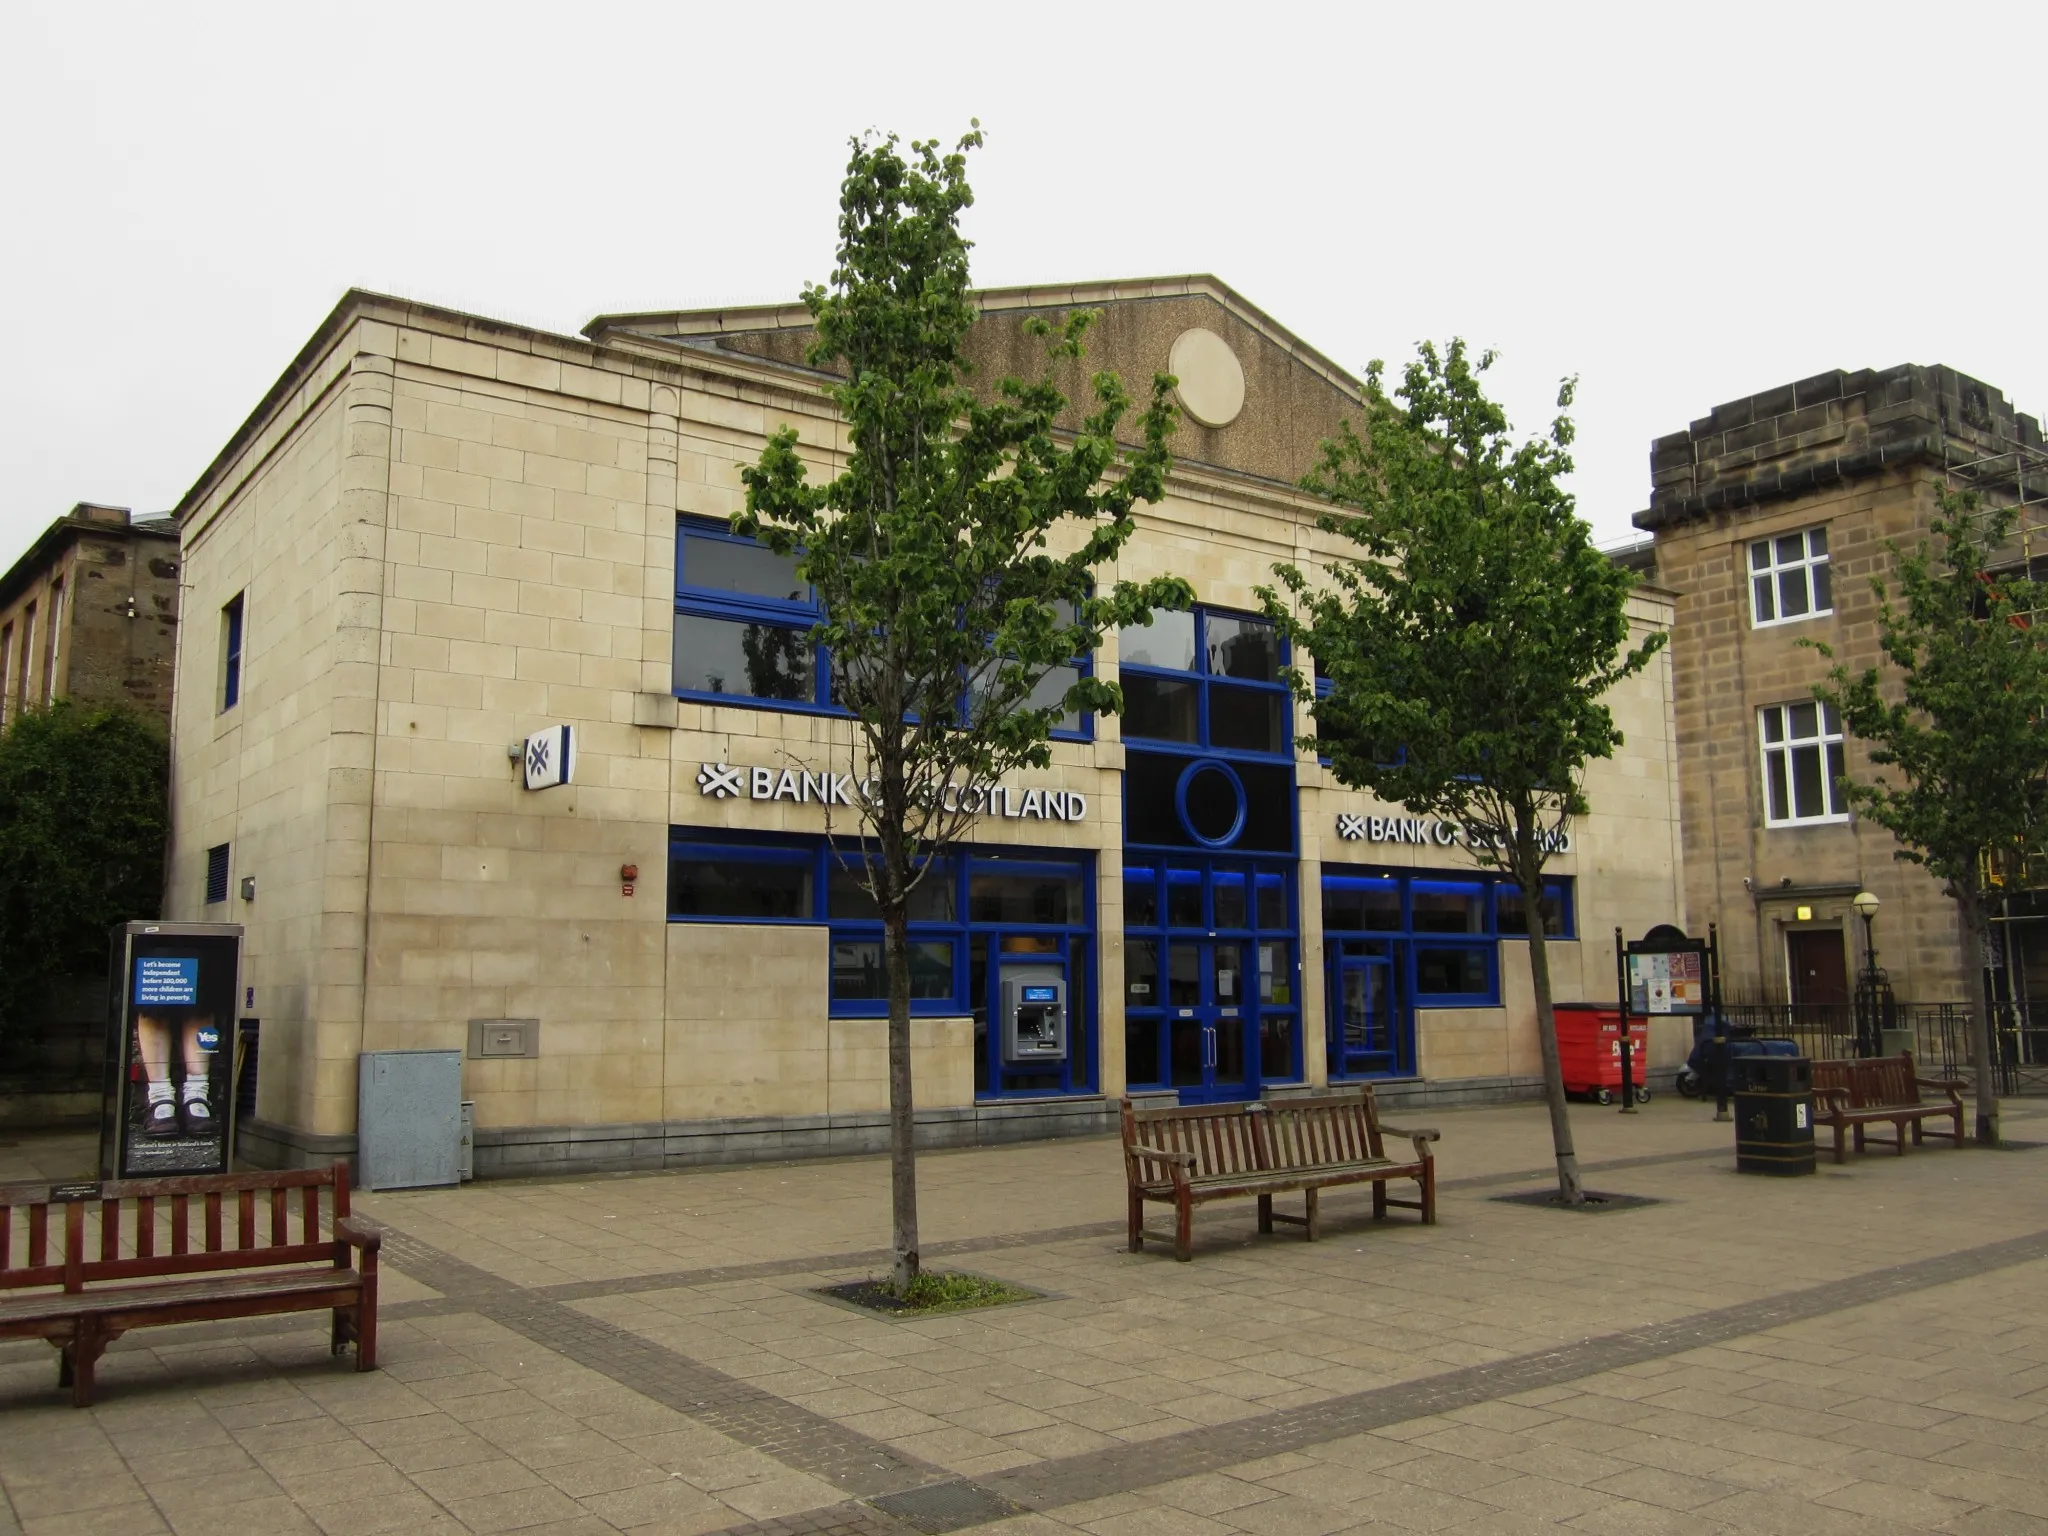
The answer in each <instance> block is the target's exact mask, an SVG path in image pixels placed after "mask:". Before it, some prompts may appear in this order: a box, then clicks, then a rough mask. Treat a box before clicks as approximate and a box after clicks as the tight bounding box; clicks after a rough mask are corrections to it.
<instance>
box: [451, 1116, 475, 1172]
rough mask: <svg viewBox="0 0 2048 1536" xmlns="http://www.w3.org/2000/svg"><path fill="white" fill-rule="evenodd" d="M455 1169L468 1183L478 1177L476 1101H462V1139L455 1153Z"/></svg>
mask: <svg viewBox="0 0 2048 1536" xmlns="http://www.w3.org/2000/svg"><path fill="white" fill-rule="evenodd" d="M455 1171H456V1173H457V1175H458V1176H460V1178H461V1179H462V1182H463V1183H465V1184H467V1183H468V1182H469V1181H470V1180H471V1179H473V1178H475V1177H476V1102H475V1101H474V1100H472V1099H464V1100H463V1101H462V1140H461V1142H460V1144H459V1146H458V1149H457V1151H456V1154H455Z"/></svg>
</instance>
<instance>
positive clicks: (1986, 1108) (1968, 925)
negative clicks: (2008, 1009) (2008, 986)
mask: <svg viewBox="0 0 2048 1536" xmlns="http://www.w3.org/2000/svg"><path fill="white" fill-rule="evenodd" d="M1956 911H1957V913H1958V914H1959V915H1960V916H1961V918H1962V920H1963V967H1964V970H1965V972H1966V980H1967V983H1968V986H1969V998H1970V1059H1971V1062H1972V1063H1973V1065H1974V1066H1975V1067H1976V1074H1975V1076H1976V1080H1977V1088H1976V1100H1977V1144H1978V1145H1979V1146H1983V1147H1995V1146H1997V1145H1998V1065H1997V1061H1996V1059H1995V1058H1994V1057H1993V1056H1992V1054H1991V1053H1992V1049H1993V1042H1994V1041H1995V1040H1996V1039H1997V1036H1996V1035H1994V1034H1993V1033H1992V1029H1991V1011H1992V1008H1993V1007H1994V1006H1995V1004H1994V1000H1993V998H1992V995H1991V978H1990V975H1989V974H1988V973H1987V972H1986V971H1985V968H1984V922H1983V915H1984V913H1983V900H1982V897H1981V896H1980V894H1979V893H1978V892H1977V891H1976V890H1974V889H1972V888H1970V887H1968V886H1964V887H1962V888H1960V889H1959V890H1958V891H1957V893H1956Z"/></svg>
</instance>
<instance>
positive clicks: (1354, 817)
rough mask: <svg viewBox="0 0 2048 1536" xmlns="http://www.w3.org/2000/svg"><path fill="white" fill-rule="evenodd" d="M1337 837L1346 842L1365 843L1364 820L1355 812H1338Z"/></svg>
mask: <svg viewBox="0 0 2048 1536" xmlns="http://www.w3.org/2000/svg"><path fill="white" fill-rule="evenodd" d="M1337 835H1338V836H1339V837H1341V838H1343V839H1344V840H1345V841H1346V842H1351V843H1362V842H1364V841H1365V818H1364V817H1363V816H1360V815H1359V814H1357V813H1356V812H1355V811H1340V812H1339V813H1338V815H1337Z"/></svg>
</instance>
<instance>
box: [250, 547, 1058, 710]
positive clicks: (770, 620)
mask: <svg viewBox="0 0 2048 1536" xmlns="http://www.w3.org/2000/svg"><path fill="white" fill-rule="evenodd" d="M237 601H238V602H239V599H237ZM675 606H676V618H675V635H674V641H673V654H672V662H673V666H674V672H673V674H672V678H673V687H674V691H675V693H676V695H677V696H678V697H679V698H689V699H713V700H716V701H718V702H719V703H721V704H745V705H749V706H753V707H756V708H764V709H781V710H802V711H818V712H830V713H833V714H844V713H845V710H844V709H843V708H842V707H841V706H840V705H838V704H837V703H835V702H834V700H833V697H832V653H831V650H830V648H829V647H827V646H823V645H819V644H817V643H815V642H814V641H813V640H812V639H811V631H812V629H813V628H814V627H815V626H816V625H817V623H818V621H819V620H820V619H821V618H823V617H824V610H823V608H822V607H820V605H819V603H818V600H817V594H816V593H815V592H814V591H813V590H812V589H811V587H810V586H809V584H808V583H806V582H805V581H803V579H802V578H800V577H799V576H798V575H797V572H796V559H795V557H794V556H782V555H778V554H776V553H775V552H774V551H773V550H771V549H768V548H766V547H765V546H764V545H762V544H761V543H760V542H759V541H758V540H755V539H744V538H741V537H739V536H738V535H737V534H735V533H733V532H732V530H731V529H730V528H729V527H727V526H726V525H725V524H723V523H718V522H711V521H707V520H705V519H702V518H694V517H682V518H678V519H676V604H675ZM1090 666H1091V661H1090V658H1088V657H1086V656H1079V657H1076V658H1074V659H1073V660H1072V661H1070V662H1069V663H1068V664H1067V665H1066V666H1063V667H1055V668H1053V669H1052V670H1051V671H1050V672H1048V673H1047V674H1046V675H1045V677H1044V678H1043V679H1042V680H1041V681H1040V683H1039V686H1038V688H1036V689H1035V690H1034V691H1033V693H1032V702H1033V703H1034V704H1041V703H1044V704H1050V703H1051V702H1052V701H1054V700H1055V699H1057V698H1059V697H1061V696H1062V695H1064V694H1065V692H1066V690H1067V689H1068V688H1069V687H1071V686H1072V684H1073V681H1074V679H1075V678H1077V677H1081V676H1084V675H1085V674H1086V673H1087V672H1088V670H1089V668H1090ZM1069 718H1070V720H1071V724H1066V725H1063V726H1062V727H1060V728H1056V729H1055V730H1054V731H1053V732H1052V735H1053V736H1054V737H1055V738H1056V739H1060V740H1070V741H1086V740H1088V739H1089V738H1090V737H1091V736H1092V735H1093V734H1094V732H1093V722H1092V720H1091V719H1090V718H1089V716H1087V715H1086V714H1080V715H1076V716H1071V717H1069Z"/></svg>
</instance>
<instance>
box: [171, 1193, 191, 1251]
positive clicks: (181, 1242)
mask: <svg viewBox="0 0 2048 1536" xmlns="http://www.w3.org/2000/svg"><path fill="white" fill-rule="evenodd" d="M191 1247H192V1197H191V1196H190V1195H173V1196H171V1252H172V1254H174V1255H176V1256H177V1257H180V1258H182V1257H183V1256H184V1255H185V1254H186V1253H187V1252H189V1251H190V1249H191Z"/></svg>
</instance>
